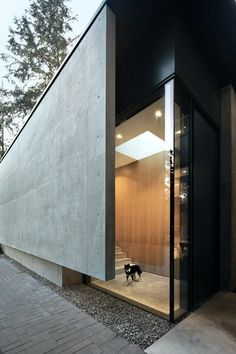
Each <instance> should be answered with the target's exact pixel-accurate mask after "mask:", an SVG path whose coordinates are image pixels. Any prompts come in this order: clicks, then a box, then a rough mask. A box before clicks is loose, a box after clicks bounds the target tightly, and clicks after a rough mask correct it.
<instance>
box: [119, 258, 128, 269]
mask: <svg viewBox="0 0 236 354" xmlns="http://www.w3.org/2000/svg"><path fill="white" fill-rule="evenodd" d="M127 263H132V259H131V258H120V259H116V267H120V266H123V267H124V264H127Z"/></svg>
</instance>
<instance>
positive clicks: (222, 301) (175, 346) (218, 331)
mask: <svg viewBox="0 0 236 354" xmlns="http://www.w3.org/2000/svg"><path fill="white" fill-rule="evenodd" d="M145 353H148V354H167V353H168V354H190V353H191V354H235V353H236V294H235V293H226V292H221V293H218V294H217V295H215V296H214V297H213V298H212V299H211V300H209V301H208V302H207V303H205V304H204V305H203V306H202V307H201V308H199V309H198V310H197V311H195V312H194V313H193V314H191V315H190V316H189V317H187V318H186V319H185V320H183V321H182V322H180V323H179V324H178V325H177V326H175V327H174V329H172V330H171V331H169V332H168V333H167V334H166V335H164V336H163V337H162V338H160V339H159V340H158V341H157V342H156V343H154V344H153V345H151V346H150V347H149V348H148V349H146V350H145Z"/></svg>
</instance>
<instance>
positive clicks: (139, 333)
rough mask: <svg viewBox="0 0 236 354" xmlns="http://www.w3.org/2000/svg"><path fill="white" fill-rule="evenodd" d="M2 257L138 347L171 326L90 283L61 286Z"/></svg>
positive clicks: (144, 345)
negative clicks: (93, 286)
mask: <svg viewBox="0 0 236 354" xmlns="http://www.w3.org/2000/svg"><path fill="white" fill-rule="evenodd" d="M5 257H6V258H8V259H9V260H10V262H11V263H12V264H14V265H15V266H16V267H17V268H18V269H20V270H22V271H23V272H25V273H27V274H29V275H30V276H32V277H33V278H35V279H37V280H38V281H40V283H42V284H43V285H45V286H47V287H48V288H50V289H52V290H53V291H55V292H56V293H57V294H59V295H60V296H62V297H63V298H65V299H67V300H68V301H70V302H71V303H73V304H74V305H75V306H77V307H79V308H81V309H83V310H84V311H86V312H87V313H88V314H89V315H91V316H92V317H94V318H95V319H96V320H98V321H99V322H101V323H102V324H104V325H105V326H106V327H108V328H110V329H111V330H113V331H114V332H115V333H117V334H118V335H120V336H121V337H124V338H125V339H127V340H128V341H129V342H130V343H132V344H135V345H138V346H139V347H140V348H141V349H145V348H147V347H148V346H150V345H151V344H152V343H154V342H155V341H156V340H158V339H159V338H160V337H161V336H163V335H164V334H165V333H167V332H168V331H169V330H170V329H171V328H173V327H174V324H173V323H171V322H169V321H167V320H165V319H163V318H161V317H159V316H156V315H153V314H151V313H149V312H147V311H144V310H142V309H140V308H138V307H136V306H134V305H132V304H129V303H127V302H125V301H122V300H120V299H118V298H115V297H113V296H111V295H109V294H106V293H104V292H102V291H100V290H98V289H95V288H92V287H91V286H88V285H85V284H80V285H77V286H70V287H65V288H61V287H59V286H57V285H55V284H54V283H52V282H50V281H48V280H47V279H45V278H43V277H41V276H39V275H38V274H36V273H34V272H33V271H31V270H29V269H28V268H26V267H24V266H22V265H21V264H20V263H18V262H16V261H15V260H13V259H11V258H9V257H7V256H5Z"/></svg>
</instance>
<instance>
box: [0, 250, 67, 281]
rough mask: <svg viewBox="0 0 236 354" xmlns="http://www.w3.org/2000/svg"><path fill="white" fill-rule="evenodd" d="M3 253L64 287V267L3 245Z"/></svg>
mask: <svg viewBox="0 0 236 354" xmlns="http://www.w3.org/2000/svg"><path fill="white" fill-rule="evenodd" d="M2 249H3V252H4V253H5V254H6V255H7V256H8V257H10V258H13V259H15V260H16V261H17V262H19V263H20V264H22V265H23V266H25V267H26V268H29V269H31V270H32V271H34V272H35V273H37V274H39V275H41V276H42V277H44V278H46V279H48V280H50V281H52V282H53V283H55V284H57V285H59V286H62V285H63V284H62V273H63V272H62V267H61V266H59V265H57V264H55V263H51V262H48V261H45V260H44V259H41V258H38V257H35V256H32V255H30V254H27V253H25V252H21V251H19V250H17V249H14V248H11V247H8V246H4V245H2Z"/></svg>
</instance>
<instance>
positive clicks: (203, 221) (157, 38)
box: [108, 0, 236, 320]
mask: <svg viewBox="0 0 236 354" xmlns="http://www.w3.org/2000/svg"><path fill="white" fill-rule="evenodd" d="M176 3H177V2H174V1H166V2H163V1H162V2H161V1H138V2H137V1H135V2H133V1H118V2H116V1H112V0H111V1H108V5H109V6H110V7H111V8H112V10H113V11H114V13H115V15H116V21H117V66H116V77H117V81H116V82H117V84H116V114H117V118H116V120H117V125H119V124H120V123H121V122H124V121H125V120H127V119H128V118H129V117H131V116H133V115H134V114H136V113H137V112H139V111H140V110H142V109H144V108H145V107H147V106H148V105H149V104H150V103H152V102H153V101H155V99H156V97H157V96H158V95H159V92H160V90H161V89H162V87H163V84H165V83H167V82H169V80H172V79H174V80H175V83H176V85H178V86H179V87H181V88H182V90H184V92H185V93H186V94H187V95H188V97H189V100H190V106H191V111H190V118H189V124H190V127H189V129H190V132H189V135H188V136H185V137H182V138H181V139H182V140H181V144H182V146H184V144H185V145H186V144H187V145H188V146H189V150H186V149H185V148H183V151H189V153H188V154H187V152H186V153H185V156H184V153H183V156H182V157H181V159H182V163H183V164H185V165H186V163H184V162H183V161H184V160H187V159H188V161H189V169H190V177H189V178H190V181H189V186H190V193H189V200H190V205H189V229H190V232H189V259H188V265H187V266H186V264H184V262H183V263H182V266H180V267H182V268H181V269H180V273H179V274H180V279H181V278H182V280H186V278H187V280H188V305H187V309H186V310H187V311H188V310H191V309H194V308H196V307H197V306H199V305H200V304H201V303H202V302H203V301H204V300H206V299H207V298H208V297H209V296H211V295H212V294H214V293H215V292H216V291H218V290H219V289H222V288H224V289H227V290H230V287H229V282H227V281H226V279H227V278H229V276H230V275H229V269H227V267H228V268H229V264H228V265H227V266H226V264H225V262H222V259H225V258H227V257H229V256H230V255H227V254H223V252H224V251H225V250H228V252H229V250H230V247H228V248H227V247H223V248H222V245H228V244H229V239H230V237H231V233H230V232H229V230H226V228H227V226H226V225H227V222H225V223H224V225H225V228H224V227H222V225H220V221H219V220H220V213H221V199H222V193H221V191H220V178H221V172H220V165H221V162H220V146H221V145H220V144H221V139H222V136H221V88H222V87H223V86H224V85H226V84H227V83H229V82H230V83H232V84H235V82H234V79H235V78H236V76H235V71H234V72H233V70H235V69H233V67H232V58H231V59H230V63H231V66H230V65H229V67H228V68H225V67H224V64H225V62H224V60H223V56H222V53H220V54H219V56H218V57H217V58H215V57H214V55H215V53H216V51H217V50H218V48H219V45H220V44H219V43H221V42H222V40H224V39H226V37H225V38H220V37H218V38H216V37H217V35H219V31H220V28H217V30H216V33H215V34H214V33H213V31H212V28H211V29H210V30H209V33H208V32H206V28H207V26H208V24H207V22H206V21H207V20H206V17H207V13H208V10H206V7H205V5H204V4H203V2H201V1H200V2H198V4H197V5H196V6H198V11H197V12H196V14H194V12H193V11H192V10H190V4H187V2H185V1H184V2H183V3H184V4H183V3H182V2H181V3H182V5H177V4H176ZM190 3H192V2H190ZM214 4H215V2H214ZM184 5H185V6H184ZM191 6H192V4H191ZM194 6H195V5H194ZM209 6H211V4H210V5H209ZM221 8H222V2H221V1H219V4H218V3H217V6H216V9H215V11H214V15H213V19H211V20H210V21H211V26H216V25H217V24H218V25H219V23H218V20H217V14H218V13H219V11H220V9H221ZM201 9H205V12H204V13H202V12H201ZM232 9H233V10H235V9H234V8H232ZM232 9H231V4H229V2H228V3H227V5H226V6H225V7H224V13H225V15H227V16H229V26H228V27H230V26H231V29H232V28H234V27H235V23H236V21H235V23H233V22H232V14H231V15H230V10H232ZM201 15H202V18H201ZM220 25H221V26H222V24H220ZM226 32H227V30H226V29H224V31H222V36H226V35H227V33H226ZM199 33H201V34H204V35H205V37H204V38H202V42H201V38H200V37H199ZM214 36H215V37H214ZM234 40H235V39H232V38H231V40H230V43H231V42H233V41H234ZM209 43H211V44H212V48H208V45H209ZM231 44H232V43H231ZM225 46H227V45H226V44H225ZM234 48H235V47H234ZM225 50H226V51H229V50H230V48H228V47H227V48H225ZM231 57H234V58H235V52H234V51H233V50H232V51H231ZM211 64H212V65H211ZM229 80H231V81H229ZM176 90H177V89H176ZM173 193H174V192H173ZM172 222H173V220H172ZM172 232H173V233H174V231H173V230H172ZM173 238H174V235H173V234H171V235H170V243H171V245H170V247H172V249H171V248H170V255H172V256H173V252H174V250H173V247H174V246H173V243H174V241H173ZM171 240H172V241H171ZM220 245H221V246H220ZM171 258H172V257H170V277H172V281H171V280H170V311H171V313H170V318H171V319H172V320H173V319H175V316H174V300H173V299H174V283H173V282H174V274H175V269H174V268H175V265H174V261H173V260H171ZM187 268H188V269H187ZM226 284H228V286H227V285H226ZM181 286H182V285H181ZM181 286H180V288H181ZM235 286H236V284H235ZM180 291H183V292H184V291H186V289H183V290H180ZM181 301H183V302H184V299H182V300H181ZM184 306H185V305H183V307H184Z"/></svg>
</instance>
